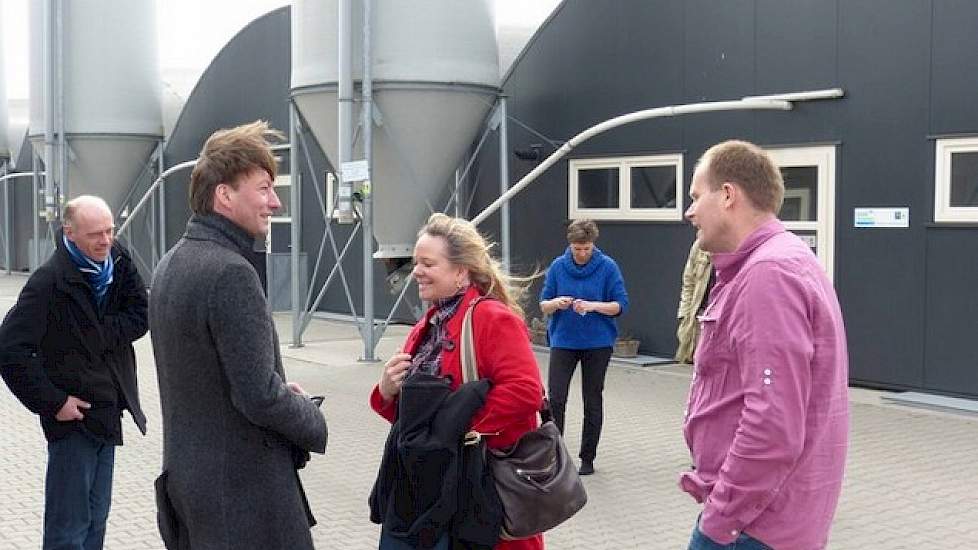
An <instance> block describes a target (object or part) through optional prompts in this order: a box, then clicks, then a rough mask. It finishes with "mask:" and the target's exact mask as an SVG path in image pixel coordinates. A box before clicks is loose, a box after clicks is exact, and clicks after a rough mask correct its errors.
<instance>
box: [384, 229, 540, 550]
mask: <svg viewBox="0 0 978 550" xmlns="http://www.w3.org/2000/svg"><path fill="white" fill-rule="evenodd" d="M414 262H415V267H414V271H413V276H414V279H415V281H417V283H418V294H419V295H420V297H421V299H422V300H424V301H426V302H429V303H431V304H432V306H431V308H430V309H429V310H428V312H427V313H426V314H425V316H424V317H423V318H422V319H421V320H420V321H418V323H417V324H416V325H415V326H414V329H413V330H412V331H411V333H410V334H409V335H408V337H407V340H406V341H405V343H404V346H403V347H402V348H401V349H402V351H401V352H400V353H396V354H394V356H393V357H391V358H390V359H389V360H388V361H387V364H386V365H385V366H384V372H383V374H382V375H381V378H380V382H379V383H378V384H377V385H376V386H375V387H374V389H373V392H372V394H371V395H370V405H371V407H373V409H374V410H375V411H377V413H378V414H380V415H381V416H383V417H384V418H386V419H387V420H389V421H391V422H393V421H394V420H395V417H396V415H397V397H398V394H399V393H400V391H401V383H402V382H403V381H404V379H405V378H406V377H407V376H408V374H413V373H415V372H424V373H428V374H435V375H439V376H444V377H448V378H450V380H451V384H452V387H453V388H457V387H458V386H459V384H460V383H461V380H462V367H461V357H460V354H459V352H460V351H461V346H460V341H459V335H460V334H461V329H462V319H463V317H464V316H465V311H466V309H467V308H468V306H469V304H470V303H471V302H472V300H474V299H476V298H478V297H479V296H487V297H489V298H492V299H490V300H483V301H482V302H481V303H480V304H479V305H478V307H476V309H475V311H474V314H473V319H472V325H473V334H474V338H475V350H476V359H477V363H478V371H479V377H480V378H484V379H488V380H489V381H490V382H491V383H492V388H491V389H490V390H489V394H488V396H487V397H486V402H485V405H484V406H483V408H482V409H480V410H479V411H478V412H476V413H475V415H474V416H473V419H472V425H471V430H473V431H477V432H480V433H482V434H487V435H486V437H485V441H486V446H488V447H489V448H492V449H499V448H506V447H509V446H511V445H513V444H514V443H516V441H517V440H518V439H519V438H520V436H522V435H523V434H524V433H526V432H528V431H531V430H534V429H536V427H537V425H538V423H537V411H538V410H539V408H540V403H541V398H542V396H543V384H542V382H541V381H540V369H539V368H538V367H537V362H536V358H535V357H534V356H533V351H532V349H531V347H530V341H529V337H528V331H527V328H526V325H525V324H524V322H523V311H522V309H521V308H520V306H519V304H518V303H517V301H518V298H519V296H520V294H521V293H522V289H521V288H519V287H517V286H515V285H512V284H511V282H510V280H509V278H508V277H507V276H506V274H505V273H504V272H503V271H502V270H501V269H500V267H499V264H498V262H496V261H495V260H494V259H492V257H491V256H490V255H489V245H488V244H487V243H486V241H485V239H484V238H483V237H482V235H480V234H479V232H478V231H476V229H475V227H474V226H472V224H471V223H469V222H468V221H466V220H464V219H461V218H451V217H449V216H446V215H444V214H433V215H432V216H431V217H430V218H429V219H428V223H427V224H426V225H425V226H424V227H423V228H422V229H421V231H420V232H419V233H418V241H417V244H416V245H415V247H414ZM389 539H390V537H385V536H383V535H382V538H381V548H410V546H404V545H403V543H401V542H400V541H391V540H389ZM445 543H446V544H447V540H446V541H445ZM543 547H544V545H543V535H542V534H540V535H536V536H534V537H531V538H528V539H522V540H517V541H500V542H499V543H498V544H497V545H496V547H495V548H496V549H497V550H542V549H543Z"/></svg>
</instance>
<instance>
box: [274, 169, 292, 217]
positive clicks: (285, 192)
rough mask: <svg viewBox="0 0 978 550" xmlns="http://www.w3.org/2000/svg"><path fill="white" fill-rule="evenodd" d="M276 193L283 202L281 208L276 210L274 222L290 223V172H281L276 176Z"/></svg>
mask: <svg viewBox="0 0 978 550" xmlns="http://www.w3.org/2000/svg"><path fill="white" fill-rule="evenodd" d="M273 185H274V186H275V194H276V195H278V201H279V202H280V203H282V206H281V208H279V209H278V210H276V211H275V215H274V216H272V222H275V223H289V222H291V221H292V212H291V210H289V209H290V208H292V176H290V175H289V174H279V175H278V176H276V177H275V183H274V184H273Z"/></svg>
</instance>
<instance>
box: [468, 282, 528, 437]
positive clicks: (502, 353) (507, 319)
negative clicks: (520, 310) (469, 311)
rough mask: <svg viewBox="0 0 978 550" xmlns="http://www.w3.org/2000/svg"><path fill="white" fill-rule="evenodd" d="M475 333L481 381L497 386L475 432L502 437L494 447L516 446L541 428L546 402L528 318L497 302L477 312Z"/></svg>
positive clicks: (477, 416) (474, 324)
mask: <svg viewBox="0 0 978 550" xmlns="http://www.w3.org/2000/svg"><path fill="white" fill-rule="evenodd" d="M473 330H474V336H475V343H476V344H475V345H476V359H477V361H478V365H479V377H480V378H487V379H489V381H490V382H492V388H491V389H490V390H489V395H488V396H487V397H486V404H485V406H484V407H483V408H482V409H481V410H480V411H479V412H478V413H476V416H475V419H474V420H473V422H472V429H474V430H476V431H479V432H482V433H484V434H497V435H496V436H495V437H493V438H492V439H491V440H490V443H491V446H493V447H497V446H506V445H511V444H512V443H514V442H516V440H517V439H519V437H520V436H521V435H523V434H524V433H525V432H527V431H529V430H532V429H534V428H535V427H536V425H537V420H536V414H537V411H538V410H539V409H540V403H541V401H542V399H543V383H542V382H541V381H540V368H539V367H538V366H537V361H536V357H534V355H533V349H532V348H531V347H530V339H529V334H528V333H527V329H526V325H525V324H524V323H523V320H522V319H520V318H519V317H517V316H516V315H515V314H513V313H512V312H511V311H510V310H509V309H508V308H507V307H506V306H505V305H503V304H501V303H499V302H495V301H486V302H484V303H483V304H480V305H479V306H478V307H477V308H476V313H475V318H474V319H473ZM493 440H495V441H493Z"/></svg>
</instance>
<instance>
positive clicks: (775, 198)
mask: <svg viewBox="0 0 978 550" xmlns="http://www.w3.org/2000/svg"><path fill="white" fill-rule="evenodd" d="M699 163H700V165H702V166H705V167H706V169H707V174H708V175H709V176H710V177H709V178H707V179H708V180H709V183H710V189H713V190H716V189H719V188H720V186H721V185H723V183H724V182H731V183H736V184H737V185H739V186H740V187H741V188H743V190H744V193H745V194H746V195H747V198H749V199H750V202H751V203H753V205H754V206H755V207H757V208H759V209H761V210H765V211H767V212H773V213H775V214H777V213H778V212H780V211H781V203H782V202H783V201H784V180H783V179H782V177H781V170H778V167H777V166H776V165H775V164H774V161H773V160H771V157H770V156H768V154H767V153H766V152H765V151H764V149H761V148H760V147H758V146H757V145H754V144H753V143H749V142H746V141H740V140H735V139H732V140H729V141H724V142H723V143H718V144H716V145H714V146H713V147H710V148H709V149H708V150H707V151H706V153H704V154H703V156H702V157H700V161H699Z"/></svg>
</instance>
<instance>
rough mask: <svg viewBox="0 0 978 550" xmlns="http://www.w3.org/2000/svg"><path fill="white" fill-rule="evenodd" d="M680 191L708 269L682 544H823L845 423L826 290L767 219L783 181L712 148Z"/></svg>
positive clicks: (837, 327)
mask: <svg viewBox="0 0 978 550" xmlns="http://www.w3.org/2000/svg"><path fill="white" fill-rule="evenodd" d="M689 194H690V197H692V199H693V202H692V204H691V205H690V207H689V209H688V210H687V211H686V217H687V218H688V219H689V220H690V221H691V222H692V223H693V225H694V226H696V228H697V237H698V238H699V240H700V244H701V246H702V248H703V249H704V250H707V251H709V252H711V253H713V264H714V266H715V268H716V284H715V286H714V287H713V290H712V291H711V292H710V300H709V305H708V306H707V308H706V310H705V311H704V312H703V314H702V315H701V316H700V323H701V325H700V326H701V336H700V340H699V345H698V346H697V348H696V353H695V356H694V364H695V373H694V375H693V381H692V384H691V386H690V391H689V402H688V404H687V409H686V413H685V415H686V419H685V422H684V425H683V432H684V435H685V437H686V443H687V445H688V446H689V450H690V453H691V455H692V460H693V467H692V470H691V471H688V472H683V473H682V475H681V476H680V479H679V486H680V488H682V490H683V491H686V492H687V493H689V494H690V495H691V496H692V497H693V498H694V499H696V501H697V502H699V503H702V504H703V512H702V514H701V515H700V518H699V520H698V521H697V524H696V528H695V529H694V530H693V536H692V539H691V541H690V544H689V549H690V550H703V549H707V550H714V549H721V548H734V547H736V548H738V549H753V548H757V549H765V548H772V549H775V550H817V549H821V548H824V547H825V545H826V542H827V540H828V534H829V527H830V525H831V523H832V516H833V515H834V513H835V508H836V504H837V503H838V500H839V492H840V490H841V487H842V476H843V469H844V466H845V459H846V449H847V446H848V428H849V401H848V387H847V381H848V359H847V355H846V336H845V328H844V326H843V323H842V313H841V310H840V309H839V301H838V298H836V295H835V290H834V289H833V287H832V283H831V282H830V281H829V279H828V277H826V275H825V272H824V270H823V269H822V267H821V265H819V263H818V261H817V260H816V258H815V256H814V254H812V251H811V250H809V248H808V246H806V245H805V243H804V242H802V240H801V239H799V238H798V237H797V236H795V235H794V234H792V233H789V232H787V231H786V230H785V228H784V226H783V225H782V224H781V222H780V221H778V219H777V213H778V211H779V210H780V209H781V202H782V199H783V197H784V183H783V181H782V179H781V173H780V172H779V170H778V168H777V167H776V166H775V165H774V163H773V162H772V161H771V159H770V157H768V155H767V154H766V153H765V152H764V151H763V150H762V149H760V148H759V147H757V146H756V145H753V144H750V143H746V142H743V141H727V142H724V143H720V144H718V145H715V146H713V147H711V148H710V149H709V150H708V151H707V152H706V153H705V154H704V155H703V157H702V158H701V159H700V161H699V163H698V164H697V167H696V171H695V172H694V174H693V182H692V186H691V187H690V193H689Z"/></svg>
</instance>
